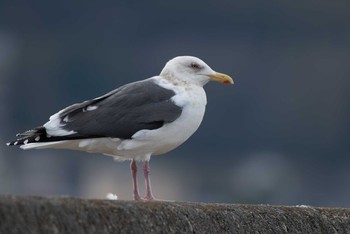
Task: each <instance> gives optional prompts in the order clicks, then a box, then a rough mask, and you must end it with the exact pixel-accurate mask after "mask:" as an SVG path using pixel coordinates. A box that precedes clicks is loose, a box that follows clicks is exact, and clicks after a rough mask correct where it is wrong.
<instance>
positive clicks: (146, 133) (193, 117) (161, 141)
mask: <svg viewBox="0 0 350 234" xmlns="http://www.w3.org/2000/svg"><path fill="white" fill-rule="evenodd" d="M204 112H205V105H196V106H191V105H189V106H186V107H184V108H183V110H182V114H181V116H180V117H179V118H178V119H176V120H175V121H174V122H171V123H169V124H165V125H163V127H161V128H159V129H155V130H141V131H138V132H137V133H135V134H134V135H133V139H131V140H124V141H123V142H121V144H120V145H119V146H118V150H119V151H120V153H122V154H124V152H125V155H128V154H130V153H131V154H136V155H137V154H145V153H146V152H147V153H149V154H152V155H159V154H164V153H167V152H169V151H171V150H173V149H175V148H176V147H178V146H179V145H181V144H182V143H184V142H185V141H186V140H187V139H188V138H189V137H190V136H191V135H192V134H193V133H194V132H195V131H196V130H197V129H198V127H199V125H200V124H201V122H202V119H203V116H204Z"/></svg>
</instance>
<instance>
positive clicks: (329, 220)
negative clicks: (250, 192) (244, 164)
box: [0, 195, 350, 233]
mask: <svg viewBox="0 0 350 234" xmlns="http://www.w3.org/2000/svg"><path fill="white" fill-rule="evenodd" d="M0 233H350V209H343V208H314V207H284V206H270V205H232V204H205V203H188V202H134V201H110V200H88V199H80V198H73V197H25V196H23V197H21V196H10V195H8V196H6V195H2V196H0Z"/></svg>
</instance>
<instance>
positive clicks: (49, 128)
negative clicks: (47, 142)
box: [44, 115, 77, 136]
mask: <svg viewBox="0 0 350 234" xmlns="http://www.w3.org/2000/svg"><path fill="white" fill-rule="evenodd" d="M53 116H54V115H53ZM53 116H51V117H53ZM57 116H58V115H57ZM63 126H64V124H61V119H60V118H55V119H51V118H50V121H49V122H47V123H46V124H44V127H45V128H46V132H47V134H48V135H51V136H68V135H72V134H74V133H77V132H75V131H73V130H71V131H68V130H65V129H63V128H62V127H63Z"/></svg>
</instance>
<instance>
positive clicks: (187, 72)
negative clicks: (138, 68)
mask: <svg viewBox="0 0 350 234" xmlns="http://www.w3.org/2000/svg"><path fill="white" fill-rule="evenodd" d="M160 75H161V76H163V77H164V78H167V79H169V80H181V81H184V82H188V83H193V84H197V85H200V86H203V85H205V84H206V83H208V81H210V80H213V81H217V82H220V83H224V84H233V80H232V78H231V77H229V76H228V75H226V74H223V73H219V72H216V71H214V70H213V69H211V68H210V67H209V66H208V65H207V64H206V63H205V62H203V61H202V60H201V59H199V58H196V57H192V56H179V57H175V58H173V59H172V60H170V61H169V62H167V64H166V65H165V67H164V68H163V70H162V72H161V73H160Z"/></svg>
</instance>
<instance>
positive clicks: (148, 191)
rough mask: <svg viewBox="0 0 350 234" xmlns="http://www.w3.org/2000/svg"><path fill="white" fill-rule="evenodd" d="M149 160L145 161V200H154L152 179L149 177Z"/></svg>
mask: <svg viewBox="0 0 350 234" xmlns="http://www.w3.org/2000/svg"><path fill="white" fill-rule="evenodd" d="M149 172H150V168H149V161H144V162H143V175H144V176H145V184H146V196H145V197H144V199H145V200H154V196H153V194H152V187H151V179H150V178H149Z"/></svg>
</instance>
